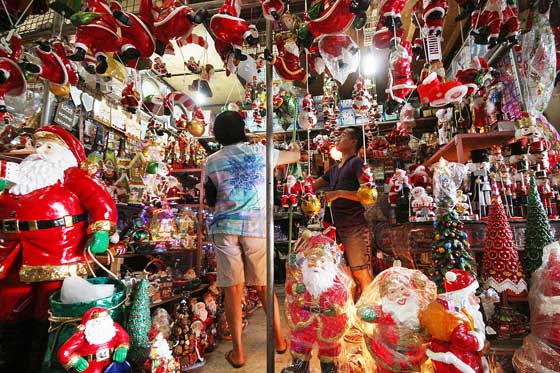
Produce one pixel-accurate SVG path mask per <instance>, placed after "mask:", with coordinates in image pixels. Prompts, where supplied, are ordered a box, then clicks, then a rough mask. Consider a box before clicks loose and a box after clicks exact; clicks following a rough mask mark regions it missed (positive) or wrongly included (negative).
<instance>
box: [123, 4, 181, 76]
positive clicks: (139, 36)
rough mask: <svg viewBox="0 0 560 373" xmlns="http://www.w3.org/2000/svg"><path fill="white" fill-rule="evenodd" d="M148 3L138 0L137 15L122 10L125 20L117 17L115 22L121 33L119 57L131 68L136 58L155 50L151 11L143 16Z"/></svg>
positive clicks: (146, 55) (143, 56)
mask: <svg viewBox="0 0 560 373" xmlns="http://www.w3.org/2000/svg"><path fill="white" fill-rule="evenodd" d="M150 3H151V1H141V2H140V12H139V15H138V16H137V15H135V14H134V13H131V12H126V11H123V13H124V14H125V16H126V17H127V18H126V22H122V21H121V20H119V19H118V18H117V24H118V26H119V31H120V34H121V38H120V39H119V44H120V50H119V52H120V55H119V59H120V60H121V62H122V63H123V64H126V65H128V66H129V67H132V68H135V67H136V60H137V59H138V58H144V59H147V58H149V57H150V56H151V55H152V54H153V53H154V51H155V50H156V41H155V40H154V35H153V34H152V31H151V29H150V27H152V29H154V28H155V27H154V26H155V24H154V20H153V16H152V13H150V14H149V16H145V14H146V12H147V11H146V8H149V7H150V5H151V4H150ZM150 10H151V9H150ZM176 18H179V17H176ZM184 18H186V17H184ZM186 22H188V20H187V21H186ZM146 23H148V24H146ZM190 30H192V27H191V28H190V29H189V31H190Z"/></svg>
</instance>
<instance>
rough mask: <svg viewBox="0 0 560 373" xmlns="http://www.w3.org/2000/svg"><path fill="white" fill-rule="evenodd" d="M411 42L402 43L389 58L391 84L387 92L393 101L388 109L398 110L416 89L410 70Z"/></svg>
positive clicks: (388, 104) (388, 105) (389, 103)
mask: <svg viewBox="0 0 560 373" xmlns="http://www.w3.org/2000/svg"><path fill="white" fill-rule="evenodd" d="M411 53H412V52H411V45H410V42H407V41H401V42H400V44H398V45H397V46H396V48H395V50H394V51H392V52H391V55H390V56H389V64H390V65H391V68H390V70H389V84H388V88H387V89H386V90H385V91H386V92H387V94H388V95H389V98H390V99H391V100H390V101H389V102H387V107H388V108H391V109H392V111H394V110H396V107H397V106H398V105H399V104H402V103H404V102H405V101H406V99H407V97H408V95H410V94H411V93H412V91H413V90H414V89H415V88H416V84H414V81H413V80H412V72H411V70H410V63H411V61H412V57H411Z"/></svg>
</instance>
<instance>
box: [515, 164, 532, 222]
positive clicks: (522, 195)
mask: <svg viewBox="0 0 560 373" xmlns="http://www.w3.org/2000/svg"><path fill="white" fill-rule="evenodd" d="M514 180H515V195H514V201H515V202H514V204H515V215H516V216H520V217H523V216H525V214H526V212H527V197H528V196H529V175H528V174H524V173H522V172H517V173H516V175H515V178H514Z"/></svg>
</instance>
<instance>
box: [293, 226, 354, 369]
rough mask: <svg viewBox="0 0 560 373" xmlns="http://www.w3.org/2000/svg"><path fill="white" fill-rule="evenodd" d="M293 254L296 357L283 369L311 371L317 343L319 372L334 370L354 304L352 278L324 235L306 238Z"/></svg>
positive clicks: (335, 246)
mask: <svg viewBox="0 0 560 373" xmlns="http://www.w3.org/2000/svg"><path fill="white" fill-rule="evenodd" d="M307 234H309V235H311V234H310V233H309V232H306V233H305V235H307ZM295 252H296V254H295V256H294V257H292V258H291V259H290V260H291V264H290V265H289V269H288V271H287V275H286V315H287V318H288V325H289V327H290V340H291V344H290V349H291V353H292V359H293V360H292V365H290V366H289V367H286V368H284V369H283V370H282V373H307V372H309V359H310V358H311V351H312V349H313V346H314V345H315V344H317V345H318V348H319V352H318V356H319V360H320V361H321V371H322V372H323V373H326V372H328V373H336V372H337V371H338V370H337V357H338V356H339V355H340V354H341V351H342V345H341V341H342V338H343V336H344V333H345V332H346V330H347V329H348V326H349V323H348V321H349V315H348V311H349V305H350V303H351V288H350V279H349V277H348V275H346V272H345V271H344V270H343V269H342V267H341V266H340V259H341V255H342V253H341V251H340V249H339V248H338V245H337V244H336V242H335V241H333V240H332V239H330V238H329V237H327V236H325V235H322V234H317V235H314V236H307V237H306V236H304V238H303V241H300V243H299V244H298V245H297V246H296V248H295Z"/></svg>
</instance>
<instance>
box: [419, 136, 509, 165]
mask: <svg viewBox="0 0 560 373" xmlns="http://www.w3.org/2000/svg"><path fill="white" fill-rule="evenodd" d="M513 139H515V132H514V131H503V132H490V133H465V134H460V135H457V136H455V137H454V138H453V139H451V141H449V142H448V143H447V144H445V145H444V146H443V147H441V148H440V149H439V150H438V151H437V152H436V153H435V154H434V155H432V156H431V157H430V158H429V159H428V160H427V161H425V162H424V166H426V167H429V166H431V165H432V164H434V163H437V162H438V161H439V160H440V158H442V157H443V158H445V159H446V160H448V161H450V162H459V163H466V162H467V160H468V159H469V158H470V153H471V150H474V149H484V148H489V147H490V146H492V145H501V144H505V143H508V142H510V141H511V140H513Z"/></svg>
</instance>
